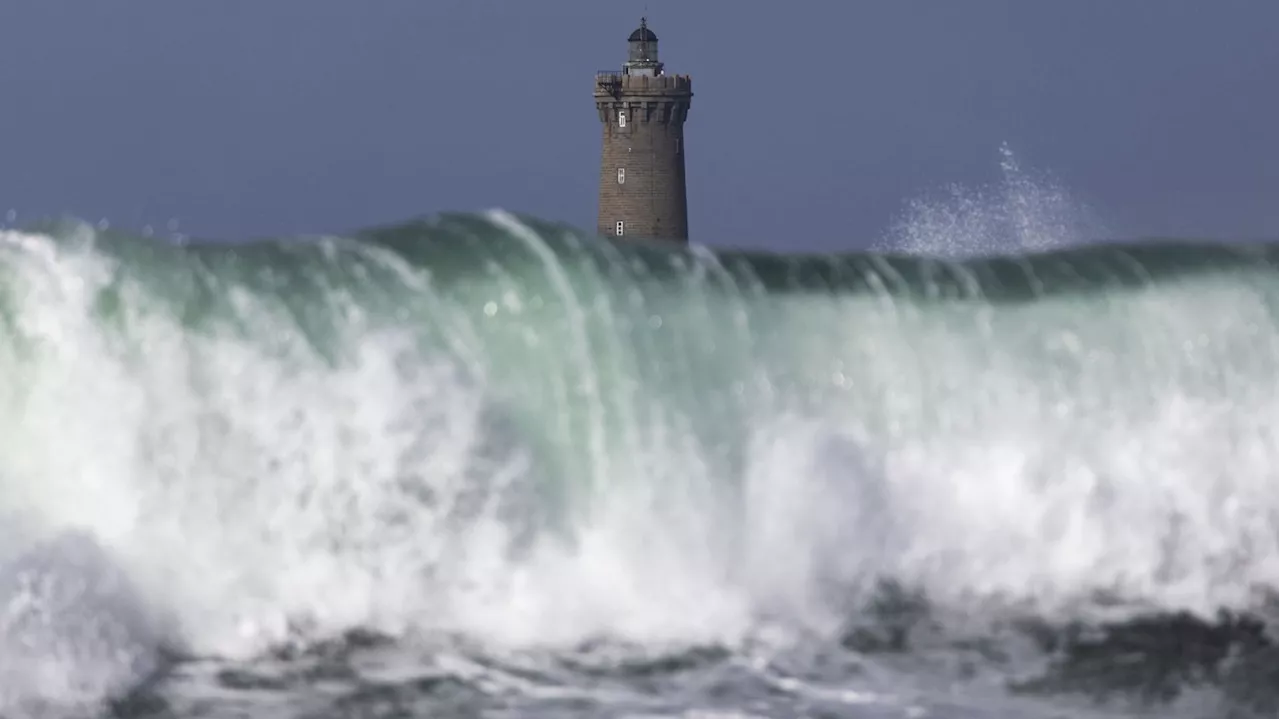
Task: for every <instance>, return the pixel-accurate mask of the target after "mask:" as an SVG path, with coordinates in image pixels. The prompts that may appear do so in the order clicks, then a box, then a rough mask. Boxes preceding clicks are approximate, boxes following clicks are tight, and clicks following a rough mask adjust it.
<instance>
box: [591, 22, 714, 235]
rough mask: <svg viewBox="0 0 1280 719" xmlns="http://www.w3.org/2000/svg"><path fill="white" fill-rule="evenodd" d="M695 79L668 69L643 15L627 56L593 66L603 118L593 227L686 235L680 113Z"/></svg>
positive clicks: (624, 232) (611, 232) (617, 232)
mask: <svg viewBox="0 0 1280 719" xmlns="http://www.w3.org/2000/svg"><path fill="white" fill-rule="evenodd" d="M692 98H693V83H692V81H691V80H690V79H689V76H688V75H668V74H666V72H665V71H664V70H663V66H662V63H661V62H659V61H658V36H657V35H656V34H654V32H653V30H650V29H649V24H648V21H647V20H646V19H645V18H641V19H640V27H639V28H638V29H636V31H635V32H633V33H631V36H630V37H629V38H627V61H626V62H625V63H623V65H622V69H621V70H618V71H614V70H607V71H603V72H597V73H596V84H595V100H596V110H597V111H598V113H599V115H600V122H601V124H602V125H603V141H602V146H601V152H600V204H599V211H598V212H599V214H598V216H597V220H596V230H597V231H598V232H599V233H600V234H602V235H611V236H615V237H619V238H646V239H655V240H666V241H670V242H679V243H687V242H688V241H689V207H688V201H687V199H686V196H685V174H684V158H685V150H686V148H685V143H684V121H685V118H686V117H688V115H689V102H690V100H691V99H692Z"/></svg>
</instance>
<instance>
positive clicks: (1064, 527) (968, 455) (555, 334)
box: [0, 211, 1280, 719]
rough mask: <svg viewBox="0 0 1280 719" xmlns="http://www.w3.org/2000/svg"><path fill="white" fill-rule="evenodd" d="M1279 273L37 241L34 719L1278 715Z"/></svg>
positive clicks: (566, 239)
mask: <svg viewBox="0 0 1280 719" xmlns="http://www.w3.org/2000/svg"><path fill="white" fill-rule="evenodd" d="M1041 214H1043V213H1041ZM911 227H914V228H915V229H916V230H917V231H919V230H920V228H921V227H922V223H921V222H915V223H914V224H911ZM952 230H954V226H952ZM938 231H940V230H938ZM969 231H970V232H979V233H980V232H982V231H984V230H983V228H977V229H976V230H975V229H973V228H970V230H969ZM953 234H954V232H953ZM1277 266H1278V263H1277V247H1276V245H1275V244H1274V243H1271V244H1261V245H1242V244H1232V245H1226V244H1215V243H1197V242H1191V241H1172V240H1170V241H1148V242H1142V243H1132V244H1114V243H1112V244H1105V245H1087V246H1078V247H1071V248H1066V249H1061V248H1059V249H1024V250H1018V251H1005V252H1002V253H996V254H988V255H985V256H965V257H944V256H927V255H926V254H923V253H907V254H901V253H895V252H888V251H875V252H866V253H858V254H846V255H838V256H837V255H832V256H799V255H778V254H764V253H749V252H737V251H727V250H720V251H711V250H708V249H706V248H701V247H696V246H695V247H692V248H678V247H669V246H665V245H650V244H647V243H643V242H628V243H619V242H613V241H610V240H603V239H599V238H594V237H588V236H586V235H583V234H581V233H578V232H576V231H574V230H572V229H570V228H567V227H564V226H561V225H557V224H552V223H546V222H541V221H538V220H536V219H533V218H529V217H524V216H517V215H513V214H509V213H506V212H500V211H494V212H489V213H482V214H445V215H440V216H436V217H432V218H427V219H423V220H417V221H412V222H407V223H402V224H398V225H394V226H388V227H380V228H372V229H369V230H366V231H363V232H359V233H354V234H352V235H349V236H326V237H313V238H302V239H289V240H257V241H251V242H238V243H226V242H221V243H213V242H196V241H184V242H171V241H167V240H164V239H160V238H150V237H143V236H140V235H135V234H130V233H128V232H117V231H112V230H107V229H99V228H95V227H92V226H90V225H88V224H85V223H80V222H74V221H65V222H55V223H49V224H45V225H37V226H30V227H25V228H21V229H8V230H0V377H2V378H3V380H2V381H0V716H3V717H5V718H6V719H10V718H12V719H27V718H29V717H31V718H34V717H60V718H61V717H99V716H119V717H188V716H192V717H194V716H199V717H240V716H253V717H299V718H301V717H348V716H360V717H392V716H397V717H400V716H416V717H448V716H455V717H480V716H484V717H588V716H590V717H802V716H803V717H845V716H848V717H975V718H979V717H980V718H987V717H1056V716H1082V717H1095V716H1096V717H1104V716H1162V717H1163V716H1185V717H1206V718H1208V717H1229V716H1255V715H1256V716H1261V715H1272V714H1274V712H1275V711H1276V693H1275V687H1276V670H1277V659H1276V656H1277V652H1276V642H1275V640H1276V628H1275V624H1276V587H1277V582H1278V577H1277V566H1278V558H1277V544H1278V541H1280V540H1278V536H1280V534H1278V530H1277V502H1278V497H1277V484H1278V475H1280V468H1278V460H1277V437H1278V435H1280V427H1278V425H1277V401H1278V400H1277V361H1278V360H1277Z"/></svg>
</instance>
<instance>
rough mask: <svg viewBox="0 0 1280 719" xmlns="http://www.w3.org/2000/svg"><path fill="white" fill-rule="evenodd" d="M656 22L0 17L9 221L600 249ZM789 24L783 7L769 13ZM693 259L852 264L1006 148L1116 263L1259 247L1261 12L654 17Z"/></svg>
mask: <svg viewBox="0 0 1280 719" xmlns="http://www.w3.org/2000/svg"><path fill="white" fill-rule="evenodd" d="M645 8H646V3H645V2H639V3H624V2H601V1H600V0H542V1H540V2H536V3H531V2H517V1H516V0H502V1H499V0H465V1H463V0H377V1H376V2H354V1H353V0H342V1H339V0H306V1H305V2H304V1H302V0H288V1H286V0H224V1H222V2H216V3H213V2H194V1H181V0H118V1H116V2H88V1H87V0H84V1H72V0H61V1H58V0H49V1H45V0H0V218H2V217H3V213H5V212H6V211H7V210H9V209H13V210H16V212H17V213H18V215H19V224H21V222H22V221H23V220H31V219H34V218H36V217H40V216H48V215H58V214H71V215H75V216H77V217H80V218H83V219H88V220H91V221H97V220H98V219H100V218H107V219H108V220H110V221H111V222H112V223H113V224H115V225H117V226H119V225H124V226H132V227H138V228H141V227H142V226H143V225H146V224H152V225H155V226H156V227H157V228H160V227H162V226H164V225H166V224H167V223H168V222H169V221H170V220H171V219H177V220H178V221H179V222H180V227H181V229H182V230H183V231H185V232H188V233H190V234H194V235H198V236H213V237H235V238H239V237H246V236H256V235H271V234H294V233H316V232H335V231H341V230H347V229H353V228H359V227H363V226H368V225H372V224H382V223H389V222H395V221H398V220H402V219H406V218H408V217H411V216H415V215H420V214H425V213H432V212H437V211H441V210H483V209H487V208H491V207H503V208H507V209H510V210H516V211H521V212H529V213H532V214H536V215H538V216H541V217H545V218H548V219H553V220H563V221H567V222H570V223H572V224H575V225H578V226H580V227H585V228H591V227H593V226H594V218H595V199H596V198H595V192H596V183H597V173H598V171H599V167H598V157H599V151H600V129H599V120H598V118H597V115H596V113H595V110H594V107H593V104H592V96H591V92H592V80H593V76H594V73H595V71H596V70H598V69H615V68H617V67H618V66H619V65H620V63H621V62H622V60H623V59H624V57H625V52H626V42H625V41H626V37H627V35H628V34H630V32H631V31H632V30H633V29H634V28H635V27H636V25H637V24H638V21H639V16H640V15H641V14H642V12H644V11H645ZM784 8H786V9H785V10H784ZM647 10H648V14H649V17H650V25H651V27H652V28H653V29H654V30H655V31H656V32H657V34H658V36H659V38H660V51H661V54H662V58H663V60H664V61H665V62H666V63H667V69H668V71H669V72H678V73H688V74H691V75H692V76H693V78H694V92H695V97H694V100H693V109H692V111H691V113H690V117H689V122H688V126H687V152H688V154H687V159H688V163H689V166H688V177H689V201H690V232H691V235H692V236H693V239H694V240H696V241H698V242H701V243H705V244H711V245H745V246H753V247H768V248H773V249H779V250H786V249H802V250H814V249H855V248H857V247H861V246H865V245H867V244H869V243H871V242H872V241H874V240H875V239H876V238H878V237H880V236H882V235H883V234H884V233H885V232H886V230H887V228H888V227H889V226H890V225H891V224H892V223H893V221H894V219H895V217H898V216H900V214H901V213H902V212H903V208H904V203H906V202H907V201H909V200H911V199H913V198H918V197H921V196H924V195H928V194H929V193H933V192H936V191H938V190H939V189H940V188H942V187H944V186H946V185H948V184H951V183H960V184H962V185H966V186H978V185H982V184H985V183H990V182H994V181H997V180H998V179H999V177H1000V175H999V162H1000V155H999V147H1000V145H1001V143H1008V145H1009V147H1010V148H1012V150H1013V151H1014V153H1015V155H1016V157H1017V159H1018V161H1019V162H1020V163H1021V164H1022V165H1023V166H1024V167H1028V168H1033V169H1035V170H1036V171H1039V172H1047V173H1051V174H1052V175H1053V176H1054V177H1055V178H1056V180H1057V181H1058V182H1060V183H1061V185H1062V186H1064V187H1066V188H1068V189H1069V190H1070V192H1071V194H1072V195H1073V197H1074V198H1075V199H1076V201H1078V202H1079V203H1081V204H1082V205H1087V206H1088V207H1091V208H1092V209H1093V211H1094V212H1095V213H1096V214H1097V215H1098V216H1099V217H1101V218H1102V220H1103V222H1104V223H1105V226H1106V228H1107V231H1108V232H1109V233H1112V234H1115V235H1120V236H1136V235H1152V234H1172V235H1180V236H1202V237H1203V236H1209V237H1241V236H1251V237H1267V238H1274V237H1275V236H1276V226H1277V196H1278V192H1277V170H1276V168H1277V157H1278V152H1277V144H1276V137H1277V113H1276V107H1277V95H1276V89H1277V84H1278V83H1277V72H1276V68H1277V45H1276V32H1277V30H1276V28H1277V11H1276V3H1275V2H1269V1H1267V0H1213V1H1212V2H1211V1H1209V0H1194V1H1192V0H1186V1H1184V0H1135V1H1131V2H1116V1H1115V0H1071V1H1070V2H1025V0H1022V1H1020V0H1008V1H1005V2H996V1H994V0H991V1H988V0H965V1H964V2H929V3H904V2H889V1H887V0H886V1H884V2H853V1H851V0H833V1H830V2H816V1H814V2H809V1H807V0H797V1H796V2H793V3H780V2H777V1H776V0H771V1H769V2H765V1H764V0H735V1H734V2H729V1H728V0H696V1H693V0H684V1H677V0H648V1H647Z"/></svg>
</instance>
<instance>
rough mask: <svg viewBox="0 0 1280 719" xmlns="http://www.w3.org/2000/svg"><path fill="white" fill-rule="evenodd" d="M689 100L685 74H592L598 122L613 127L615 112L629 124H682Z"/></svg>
mask: <svg viewBox="0 0 1280 719" xmlns="http://www.w3.org/2000/svg"><path fill="white" fill-rule="evenodd" d="M692 98H693V80H692V79H691V78H690V77H689V76H688V75H659V76H657V77H653V76H649V75H628V74H626V73H621V72H599V73H596V88H595V100H596V110H597V111H598V113H599V115H600V122H603V123H610V124H617V123H618V122H619V119H618V118H619V115H618V113H619V112H626V113H628V119H629V120H631V121H632V122H646V123H648V122H657V123H662V124H670V123H682V122H684V121H685V119H686V118H687V117H688V114H689V106H690V103H691V100H692Z"/></svg>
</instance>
